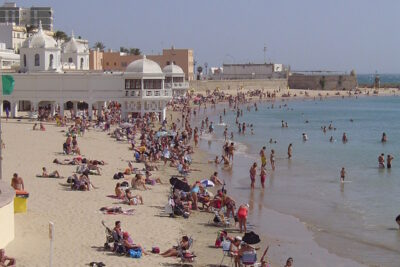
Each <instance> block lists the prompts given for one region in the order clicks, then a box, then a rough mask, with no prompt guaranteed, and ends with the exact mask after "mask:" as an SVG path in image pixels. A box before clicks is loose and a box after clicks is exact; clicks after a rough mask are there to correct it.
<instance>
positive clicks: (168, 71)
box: [163, 62, 185, 74]
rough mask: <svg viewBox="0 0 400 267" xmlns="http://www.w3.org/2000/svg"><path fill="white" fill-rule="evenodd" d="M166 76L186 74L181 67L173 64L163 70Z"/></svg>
mask: <svg viewBox="0 0 400 267" xmlns="http://www.w3.org/2000/svg"><path fill="white" fill-rule="evenodd" d="M163 72H164V73H165V74H185V73H184V72H183V70H182V68H181V67H179V66H178V65H175V64H174V63H173V62H172V63H171V64H170V65H167V66H165V67H164V68H163Z"/></svg>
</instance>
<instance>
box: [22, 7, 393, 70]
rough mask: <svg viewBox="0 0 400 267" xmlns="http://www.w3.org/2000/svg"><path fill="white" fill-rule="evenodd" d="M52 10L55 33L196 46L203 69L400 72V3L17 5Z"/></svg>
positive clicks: (152, 47) (156, 48)
mask: <svg viewBox="0 0 400 267" xmlns="http://www.w3.org/2000/svg"><path fill="white" fill-rule="evenodd" d="M16 2H17V3H18V4H19V5H20V6H27V7H28V6H32V5H35V6H40V5H42V6H43V5H46V6H48V5H50V6H52V7H53V9H54V25H55V29H56V30H63V31H65V32H67V33H68V34H70V32H71V30H74V32H75V35H76V36H78V35H81V36H82V38H85V39H88V40H89V42H90V44H91V45H93V44H94V42H96V41H101V42H103V43H104V44H105V45H106V48H112V49H114V50H116V49H119V47H120V46H125V47H138V48H140V49H141V50H142V51H143V52H144V53H146V54H151V53H160V52H161V50H162V48H166V47H170V46H171V45H174V46H175V47H176V48H192V49H193V50H194V57H195V60H196V61H197V62H198V63H200V64H201V65H203V64H204V63H205V62H207V63H208V65H209V66H219V65H222V63H223V62H226V63H244V62H254V63H256V62H259V63H262V62H263V61H264V51H263V48H264V44H266V46H267V61H272V62H276V63H283V64H286V65H290V66H291V68H292V70H321V69H322V70H339V71H350V70H351V69H353V68H354V69H355V70H356V71H357V73H373V72H375V70H377V71H378V72H380V73H400V52H399V49H400V30H399V29H400V27H399V26H400V16H399V12H400V1H399V0H379V1H378V0H375V1H373V0H291V1H289V0H274V1H270V0H264V1H262V0H242V1H235V0H210V1H209V0H203V1H190V0H157V1H156V0H154V1H153V0H142V1H135V0H107V1H106V0H57V1H54V0H53V1H51V0H34V1H32V0H30V1H28V0H17V1H16Z"/></svg>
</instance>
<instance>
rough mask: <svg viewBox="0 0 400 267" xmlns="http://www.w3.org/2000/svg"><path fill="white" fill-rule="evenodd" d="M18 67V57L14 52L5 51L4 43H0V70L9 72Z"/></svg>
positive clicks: (10, 50)
mask: <svg viewBox="0 0 400 267" xmlns="http://www.w3.org/2000/svg"><path fill="white" fill-rule="evenodd" d="M18 67H19V55H18V54H16V53H14V50H12V49H7V48H6V44H5V43H0V70H11V69H12V68H18Z"/></svg>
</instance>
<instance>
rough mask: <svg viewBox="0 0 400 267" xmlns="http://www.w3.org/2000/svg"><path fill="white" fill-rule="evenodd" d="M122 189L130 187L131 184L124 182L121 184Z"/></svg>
mask: <svg viewBox="0 0 400 267" xmlns="http://www.w3.org/2000/svg"><path fill="white" fill-rule="evenodd" d="M121 187H129V183H128V182H127V181H123V182H122V183H121Z"/></svg>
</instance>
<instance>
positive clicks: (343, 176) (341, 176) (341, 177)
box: [340, 167, 346, 183]
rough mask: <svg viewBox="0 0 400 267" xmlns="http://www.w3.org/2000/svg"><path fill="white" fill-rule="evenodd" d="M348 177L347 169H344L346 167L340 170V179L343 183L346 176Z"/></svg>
mask: <svg viewBox="0 0 400 267" xmlns="http://www.w3.org/2000/svg"><path fill="white" fill-rule="evenodd" d="M345 177H346V170H345V169H344V167H343V168H342V170H341V171H340V181H341V182H342V183H344V178H345Z"/></svg>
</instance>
